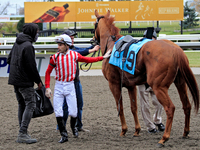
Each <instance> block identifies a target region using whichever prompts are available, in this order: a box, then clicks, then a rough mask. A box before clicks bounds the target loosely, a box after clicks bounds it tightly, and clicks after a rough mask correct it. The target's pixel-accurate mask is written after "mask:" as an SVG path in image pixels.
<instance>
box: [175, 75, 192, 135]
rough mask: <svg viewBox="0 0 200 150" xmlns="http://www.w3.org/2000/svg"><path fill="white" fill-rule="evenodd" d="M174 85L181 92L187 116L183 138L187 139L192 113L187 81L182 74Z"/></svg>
mask: <svg viewBox="0 0 200 150" xmlns="http://www.w3.org/2000/svg"><path fill="white" fill-rule="evenodd" d="M174 84H175V85H176V87H177V90H178V92H179V95H180V99H181V102H182V105H183V110H184V114H185V128H184V133H183V138H187V137H188V134H189V131H190V112H191V104H190V102H189V99H188V94H187V86H186V82H185V80H184V79H183V77H182V76H181V75H180V74H178V75H177V77H176V79H175V81H174Z"/></svg>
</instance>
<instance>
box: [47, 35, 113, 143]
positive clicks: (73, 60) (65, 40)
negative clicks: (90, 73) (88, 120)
mask: <svg viewBox="0 0 200 150" xmlns="http://www.w3.org/2000/svg"><path fill="white" fill-rule="evenodd" d="M55 42H56V43H58V51H59V52H58V53H56V54H54V55H53V56H52V57H51V59H50V63H49V65H48V68H47V70H46V74H45V86H46V93H45V95H46V96H47V97H48V98H50V97H51V89H50V74H51V72H52V70H53V69H54V68H55V74H56V76H55V80H56V82H55V88H54V97H53V105H54V112H55V115H56V120H57V124H58V127H59V130H60V134H61V136H62V137H61V140H60V141H59V143H64V142H66V141H68V134H67V130H66V126H65V125H64V120H63V109H62V108H63V107H62V106H63V101H64V97H65V99H66V101H67V105H68V112H69V116H71V120H70V126H71V129H72V132H73V135H74V137H78V130H77V128H76V127H75V124H76V120H77V99H76V93H75V87H74V79H75V75H76V67H77V61H79V62H87V63H92V62H97V61H101V60H103V59H104V58H108V57H110V51H108V52H107V53H106V54H105V55H104V56H101V57H84V56H82V55H81V54H79V53H77V52H75V51H72V50H70V49H69V47H70V46H71V45H72V40H71V38H70V37H69V36H68V35H64V34H63V35H60V36H58V37H56V40H55Z"/></svg>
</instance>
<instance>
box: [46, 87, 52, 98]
mask: <svg viewBox="0 0 200 150" xmlns="http://www.w3.org/2000/svg"><path fill="white" fill-rule="evenodd" d="M45 95H46V97H48V98H51V96H52V92H51V89H50V88H46V91H45Z"/></svg>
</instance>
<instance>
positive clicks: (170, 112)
mask: <svg viewBox="0 0 200 150" xmlns="http://www.w3.org/2000/svg"><path fill="white" fill-rule="evenodd" d="M153 90H154V93H155V95H156V97H157V99H158V101H159V102H160V103H161V104H162V105H163V108H164V109H165V112H166V115H167V121H166V126H165V131H164V134H163V137H162V139H161V140H160V141H159V142H158V146H159V147H162V146H164V143H165V142H166V141H168V139H169V137H170V132H171V128H172V121H173V117H174V111H175V106H174V104H173V103H172V101H171V99H170V97H169V95H168V87H159V88H156V89H153Z"/></svg>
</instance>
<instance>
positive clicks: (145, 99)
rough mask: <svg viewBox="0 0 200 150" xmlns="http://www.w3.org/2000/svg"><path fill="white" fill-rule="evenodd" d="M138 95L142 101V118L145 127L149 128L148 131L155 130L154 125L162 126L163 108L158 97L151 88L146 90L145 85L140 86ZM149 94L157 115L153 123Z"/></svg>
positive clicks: (154, 116)
mask: <svg viewBox="0 0 200 150" xmlns="http://www.w3.org/2000/svg"><path fill="white" fill-rule="evenodd" d="M138 94H139V99H140V105H141V112H142V117H143V120H144V123H145V125H146V126H147V130H152V129H154V128H155V125H154V123H156V124H160V123H161V122H162V117H161V114H162V109H163V106H162V105H161V104H160V102H159V101H158V99H157V98H156V95H155V94H154V92H153V90H152V88H151V87H148V88H147V89H146V87H145V85H144V84H143V85H139V86H138ZM149 94H150V95H151V99H152V104H153V105H154V106H155V110H156V111H155V113H154V115H153V122H154V123H153V122H152V121H151V114H150V110H149V109H150V105H149Z"/></svg>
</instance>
